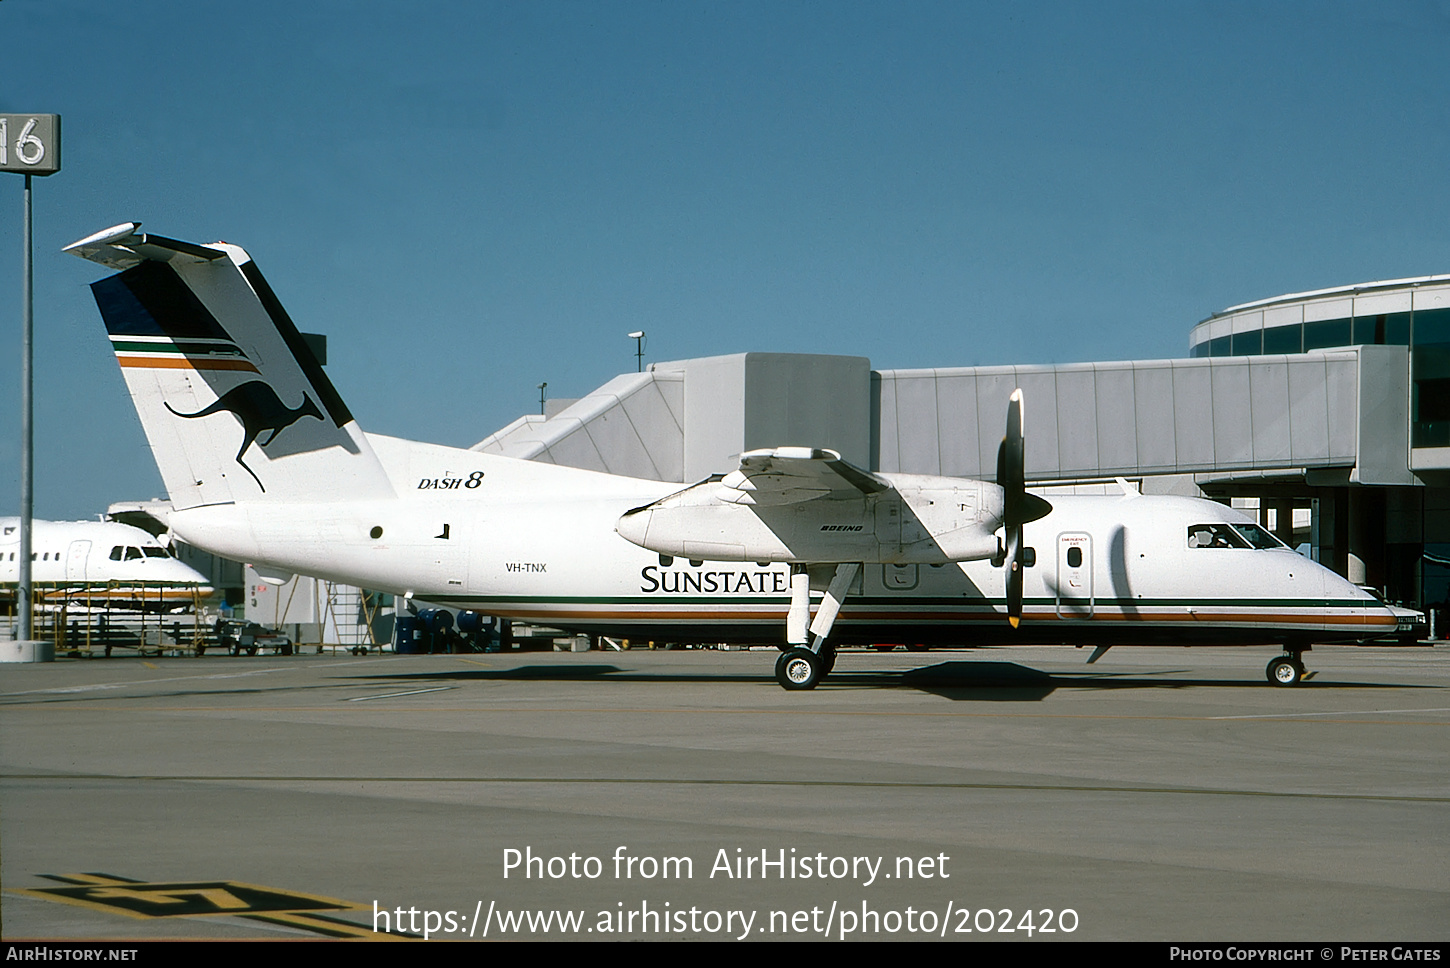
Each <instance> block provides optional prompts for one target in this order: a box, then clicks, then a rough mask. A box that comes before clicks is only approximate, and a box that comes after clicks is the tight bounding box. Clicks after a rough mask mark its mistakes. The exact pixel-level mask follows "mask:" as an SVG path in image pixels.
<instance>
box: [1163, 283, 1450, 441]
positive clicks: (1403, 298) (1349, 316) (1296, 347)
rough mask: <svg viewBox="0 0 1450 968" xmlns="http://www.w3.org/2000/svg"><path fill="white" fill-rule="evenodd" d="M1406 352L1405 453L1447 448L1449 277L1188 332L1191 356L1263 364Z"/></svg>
mask: <svg viewBox="0 0 1450 968" xmlns="http://www.w3.org/2000/svg"><path fill="white" fill-rule="evenodd" d="M1366 344H1367V345H1381V346H1405V347H1408V348H1409V351H1410V402H1409V405H1410V446H1411V447H1412V448H1416V449H1420V448H1443V447H1450V275H1438V276H1421V277H1418V278H1414V279H1394V280H1388V281H1384V282H1367V283H1362V284H1360V285H1356V286H1343V287H1340V288H1337V289H1321V290H1318V291H1316V292H1302V293H1294V294H1291V295H1287V296H1276V297H1274V298H1272V299H1263V300H1259V301H1258V302H1252V303H1244V304H1243V305H1241V306H1234V307H1232V308H1230V309H1225V310H1224V311H1223V312H1220V313H1215V314H1213V315H1212V316H1210V317H1208V318H1207V319H1205V320H1204V321H1203V322H1201V323H1199V324H1198V325H1197V326H1195V327H1194V328H1193V332H1192V334H1191V335H1190V336H1189V340H1188V345H1189V355H1190V356H1194V357H1205V356H1207V357H1214V356H1262V355H1266V354H1289V353H1306V352H1309V351H1311V350H1318V349H1328V348H1331V347H1339V346H1356V345H1366Z"/></svg>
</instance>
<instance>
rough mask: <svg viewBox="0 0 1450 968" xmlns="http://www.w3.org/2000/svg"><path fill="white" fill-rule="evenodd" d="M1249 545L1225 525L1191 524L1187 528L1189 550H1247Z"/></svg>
mask: <svg viewBox="0 0 1450 968" xmlns="http://www.w3.org/2000/svg"><path fill="white" fill-rule="evenodd" d="M1248 546H1249V543H1248V542H1247V541H1245V540H1244V539H1243V538H1241V537H1239V535H1238V532H1236V531H1235V530H1234V529H1233V528H1231V527H1229V526H1228V525H1226V524H1192V525H1189V526H1188V547H1190V548H1247V547H1248Z"/></svg>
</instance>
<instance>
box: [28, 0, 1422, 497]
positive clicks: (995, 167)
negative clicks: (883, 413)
mask: <svg viewBox="0 0 1450 968" xmlns="http://www.w3.org/2000/svg"><path fill="white" fill-rule="evenodd" d="M0 36H3V37H4V38H5V39H6V43H5V48H6V51H7V54H6V58H5V62H4V65H3V67H0V112H22V111H40V112H49V113H59V114H61V115H62V116H63V119H64V122H63V123H64V130H63V134H64V169H63V171H62V172H61V173H60V174H58V175H55V176H53V177H51V178H47V179H37V180H36V181H35V213H36V249H35V259H36V276H35V282H36V289H35V291H36V334H37V336H36V354H37V355H36V373H37V384H36V385H37V408H36V514H37V515H38V516H40V517H51V518H59V517H85V516H91V515H94V514H96V513H98V512H101V511H103V510H104V509H105V506H106V505H107V504H108V503H110V502H111V501H115V500H128V499H144V498H148V497H153V496H160V495H162V494H163V489H162V485H161V482H160V477H159V475H158V474H157V473H156V470H155V468H154V465H153V464H152V461H151V458H150V453H149V450H148V449H147V447H146V443H145V437H144V435H143V434H142V432H141V428H140V424H139V422H138V421H137V420H136V417H135V415H134V413H133V411H132V409H131V406H130V402H129V399H128V397H127V395H126V391H125V387H124V384H123V383H122V380H121V377H120V374H119V371H118V369H117V367H116V365H115V362H114V359H113V357H112V356H111V354H110V350H109V347H108V344H107V342H106V340H105V337H104V331H103V328H102V326H101V322H100V319H99V316H98V315H97V313H96V311H95V306H94V303H93V302H92V301H91V298H90V294H89V290H88V288H87V285H88V283H90V282H92V281H93V280H95V279H96V278H99V277H100V276H101V275H103V274H104V272H103V270H101V269H100V267H98V266H94V265H93V264H90V263H86V262H83V261H81V260H78V259H75V258H73V257H71V256H63V255H61V254H60V252H59V249H60V247H61V246H63V245H65V244H66V243H68V242H71V241H73V240H75V239H77V238H79V237H81V236H83V235H87V234H89V233H91V232H93V231H96V230H97V229H100V228H103V227H105V226H108V225H112V224H114V223H117V222H121V221H127V220H133V219H138V220H141V221H142V222H143V223H144V227H145V229H146V230H149V231H153V232H156V233H159V234H162V235H168V236H172V237H175V238H181V239H186V240H188V241H196V242H209V241H214V240H216V239H225V240H227V241H230V242H235V243H237V244H240V245H243V246H245V247H246V248H247V249H248V251H250V252H251V254H252V255H253V257H254V258H255V259H256V260H257V262H258V264H259V265H260V266H261V267H262V269H263V271H265V272H266V274H267V276H268V278H269V280H270V281H271V283H272V286H273V288H274V289H275V290H276V291H277V293H278V295H279V296H280V297H281V299H282V301H283V302H284V304H285V305H286V306H287V307H288V309H289V311H290V312H291V314H292V316H293V318H294V319H295V320H296V321H297V323H298V325H299V326H300V328H302V329H304V330H309V331H313V332H322V333H326V334H327V335H328V337H329V354H330V360H329V365H328V372H329V374H330V375H331V377H332V379H333V382H334V383H336V384H337V386H338V389H339V390H340V391H341V393H342V394H343V396H344V398H345V399H346V400H347V401H348V403H349V405H350V406H351V409H352V411H353V413H354V414H355V415H356V416H357V418H358V421H359V423H360V424H361V425H362V426H363V427H364V429H366V430H369V431H373V432H378V433H386V434H393V435H397V436H403V437H410V438H414V439H420V440H429V441H434V442H437V443H444V444H452V445H458V446H468V445H470V444H472V443H474V442H476V441H477V440H479V439H481V438H483V437H484V436H486V435H487V434H489V433H491V432H492V431H494V430H496V429H498V428H499V427H501V426H503V425H504V424H506V423H508V422H509V421H510V420H512V419H513V418H514V417H516V416H518V415H519V414H520V413H524V412H529V411H532V410H535V409H536V408H537V400H538V393H537V391H536V390H535V389H534V388H535V386H536V385H537V384H538V383H539V382H541V381H545V380H546V381H548V383H549V391H550V395H551V396H561V397H574V396H579V395H582V394H584V393H587V392H588V391H589V390H591V389H593V388H594V387H596V386H598V385H599V384H601V383H603V382H605V381H606V380H608V379H609V378H610V377H612V376H614V375H615V374H616V373H619V372H623V371H626V370H632V369H633V368H634V359H633V352H634V342H633V341H632V340H629V339H627V338H626V336H625V334H626V333H628V332H629V331H631V330H637V329H644V330H646V331H647V332H648V333H649V344H648V347H647V359H648V360H666V359H683V358H688V357H694V356H709V355H715V354H722V353H737V352H743V351H778V352H826V353H843V354H851V355H861V356H867V357H870V359H871V361H872V364H873V365H874V366H875V367H877V368H881V369H888V368H902V367H927V366H963V365H971V364H995V363H1043V362H1069V361H1079V360H1115V359H1146V358H1160V357H1174V356H1183V355H1186V353H1187V339H1188V332H1189V329H1190V327H1191V326H1192V324H1193V323H1195V322H1197V321H1198V320H1199V319H1202V318H1203V317H1204V316H1206V315H1208V314H1209V313H1211V312H1214V311H1216V310H1219V309H1223V308H1225V307H1227V306H1229V305H1232V304H1235V303H1239V302H1244V301H1247V300H1251V299H1257V298H1261V297H1265V296H1271V295H1276V294H1279V293H1286V292H1293V291H1300V290H1305V289H1314V288H1320V287H1326V286H1333V285H1341V284H1346V283H1353V282H1362V281H1366V280H1371V279H1382V278H1397V277H1402V276H1411V275H1423V274H1429V273H1436V272H1450V234H1447V228H1450V178H1447V174H1450V171H1447V162H1450V125H1447V124H1446V123H1445V111H1446V106H1447V105H1450V59H1447V58H1446V57H1445V51H1446V50H1447V40H1450V4H1447V3H1445V2H1408V3H1377V4H1374V5H1371V4H1369V3H1336V2H1315V3H1288V2H1285V3H1234V2H1212V3H1194V2H1173V3H1162V2H1157V3H1112V2H1109V3H1095V4H1086V3H1046V2H1044V3H1022V4H1014V3H992V4H977V3H965V2H961V3H950V4H936V3H890V4H887V3H877V4H867V3H842V2H835V3H819V4H817V3H768V4H757V3H746V2H741V3H688V2H671V3H550V2H529V3H523V2H513V3H502V4H496V3H427V2H423V3H410V4H399V3H381V2H376V3H375V2H357V0H354V2H327V0H314V2H308V3H286V4H284V3H276V2H271V0H258V2H251V3H247V4H189V5H178V4H175V3H162V2H157V0H131V2H128V3H124V4H104V3H97V2H82V0H3V2H0ZM20 213H21V178H20V177H19V176H16V175H0V320H3V323H0V359H3V360H4V361H5V363H4V365H3V366H0V400H4V401H7V402H6V403H5V405H4V406H3V407H0V414H4V415H5V419H3V420H0V462H3V466H4V473H3V474H0V513H14V511H15V509H16V508H17V507H18V505H19V475H18V471H17V468H16V465H17V464H18V460H19V443H18V401H19V366H18V361H17V357H18V352H19V342H20V338H19V319H20V299H19V278H20V250H19V226H20Z"/></svg>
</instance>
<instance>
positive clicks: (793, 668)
mask: <svg viewBox="0 0 1450 968" xmlns="http://www.w3.org/2000/svg"><path fill="white" fill-rule="evenodd" d="M775 681H776V682H778V683H780V685H781V688H783V689H787V690H789V691H791V692H798V691H800V690H804V689H814V688H815V687H816V684H817V683H819V682H820V681H821V659H820V656H818V655H816V654H815V653H814V652H812V651H811V650H810V649H802V648H795V649H790V650H789V651H786V652H782V653H781V654H780V658H778V659H776V660H775Z"/></svg>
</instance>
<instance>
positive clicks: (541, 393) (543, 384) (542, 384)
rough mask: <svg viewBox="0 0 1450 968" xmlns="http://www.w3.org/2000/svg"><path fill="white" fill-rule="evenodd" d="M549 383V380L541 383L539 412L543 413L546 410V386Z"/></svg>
mask: <svg viewBox="0 0 1450 968" xmlns="http://www.w3.org/2000/svg"><path fill="white" fill-rule="evenodd" d="M548 385H549V384H548V382H547V381H546V382H544V383H540V384H539V413H540V414H541V415H542V414H543V412H544V388H545V387H547V386H548Z"/></svg>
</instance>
